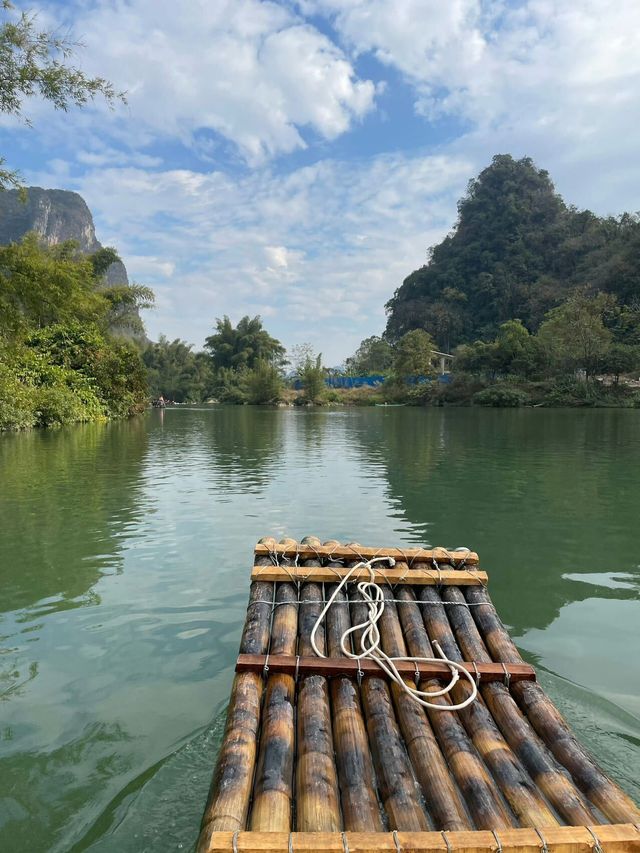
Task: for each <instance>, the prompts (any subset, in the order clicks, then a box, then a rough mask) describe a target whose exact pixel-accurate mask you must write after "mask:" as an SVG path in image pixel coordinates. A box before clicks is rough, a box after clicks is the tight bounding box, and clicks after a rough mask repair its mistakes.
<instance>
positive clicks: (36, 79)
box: [0, 0, 125, 188]
mask: <svg viewBox="0 0 640 853" xmlns="http://www.w3.org/2000/svg"><path fill="white" fill-rule="evenodd" d="M0 12H2V14H4V16H5V20H4V21H3V22H2V24H1V25H0V112H3V113H7V114H9V115H13V116H17V117H18V118H20V119H23V120H24V121H25V122H26V123H27V124H29V120H28V118H25V116H24V112H23V109H24V101H25V100H26V99H29V98H32V97H41V98H44V100H46V101H49V102H50V103H51V104H53V106H54V107H55V109H57V110H63V111H64V112H66V111H67V110H68V109H69V108H70V107H71V106H78V107H83V106H85V105H86V104H87V103H88V102H89V101H92V100H94V99H95V98H96V97H98V96H101V97H103V98H104V99H105V100H106V102H107V103H108V104H109V106H113V105H114V104H115V102H116V101H118V100H119V101H124V100H125V97H124V93H122V92H116V90H115V89H114V87H113V85H112V84H111V83H109V82H108V81H107V80H105V79H104V78H102V77H88V76H87V75H86V74H84V72H82V71H81V70H80V69H79V68H76V67H74V66H73V65H69V64H68V61H69V60H70V59H71V58H72V57H73V55H74V53H75V52H76V51H77V49H78V48H79V47H81V45H80V44H79V43H77V42H72V41H70V40H69V39H68V38H64V37H60V36H59V35H57V34H56V32H55V31H54V30H38V29H37V26H36V16H35V15H34V14H30V13H26V12H22V13H21V14H19V15H17V14H16V13H15V12H14V7H13V4H12V3H11V2H9V0H2V3H1V5H0ZM4 162H5V161H4V159H3V158H0V188H2V187H7V186H14V187H15V186H20V177H19V175H18V173H17V172H15V171H10V170H7V169H6V168H3V165H4Z"/></svg>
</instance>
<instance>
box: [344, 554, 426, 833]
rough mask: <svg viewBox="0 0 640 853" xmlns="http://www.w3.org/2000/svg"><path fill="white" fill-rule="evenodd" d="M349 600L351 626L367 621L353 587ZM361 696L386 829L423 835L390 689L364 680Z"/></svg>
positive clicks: (377, 681) (423, 825)
mask: <svg viewBox="0 0 640 853" xmlns="http://www.w3.org/2000/svg"><path fill="white" fill-rule="evenodd" d="M353 547H354V548H356V547H359V546H357V545H354V546H353ZM349 600H350V602H351V608H350V609H351V619H352V623H353V624H357V623H360V622H363V621H364V620H365V619H366V615H367V607H366V605H365V604H364V603H363V601H362V599H361V596H360V594H359V593H358V592H357V591H356V590H355V589H354V588H353V586H352V587H351V588H350V590H349ZM360 638H361V632H360V631H358V632H356V633H354V635H353V644H354V649H355V650H357V651H359V650H360ZM360 695H361V697H362V705H363V707H364V712H365V719H366V722H367V732H368V734H369V743H370V746H371V753H372V755H373V762H374V766H375V770H376V778H377V780H378V789H379V791H380V797H381V800H382V805H383V807H384V810H385V813H386V815H387V819H388V821H389V828H390V829H396V830H404V831H406V832H421V831H426V830H428V829H429V821H428V818H427V814H426V812H425V809H424V806H423V804H422V803H421V801H420V800H421V797H420V793H419V787H418V785H417V782H416V779H415V776H414V774H413V768H412V766H411V762H410V760H409V756H408V755H407V751H406V748H405V745H404V742H403V739H402V737H401V735H400V730H399V727H398V723H397V722H396V717H395V714H394V710H393V703H392V699H391V693H390V691H389V687H388V686H387V683H386V681H385V680H384V679H383V678H377V677H375V676H365V677H364V678H363V679H362V683H361V686H360Z"/></svg>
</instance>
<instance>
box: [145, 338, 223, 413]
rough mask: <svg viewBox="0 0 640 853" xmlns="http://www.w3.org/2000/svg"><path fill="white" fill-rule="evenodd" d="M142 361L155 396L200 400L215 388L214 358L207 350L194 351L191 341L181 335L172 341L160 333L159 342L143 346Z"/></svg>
mask: <svg viewBox="0 0 640 853" xmlns="http://www.w3.org/2000/svg"><path fill="white" fill-rule="evenodd" d="M142 360H143V361H144V364H145V367H146V369H147V376H148V378H149V390H150V391H151V394H152V396H153V397H159V396H160V395H162V396H163V397H166V398H168V399H169V400H175V401H176V402H177V403H184V402H194V403H200V402H202V401H203V400H204V399H206V397H207V396H208V394H209V392H210V390H211V388H212V385H213V370H212V367H211V359H210V358H209V357H208V356H207V355H205V353H194V352H193V347H192V346H191V344H188V343H186V342H185V341H181V340H180V339H179V338H176V339H175V340H174V341H169V340H168V339H167V338H166V337H165V336H164V335H161V336H160V339H159V340H158V342H157V343H151V344H148V346H147V347H146V348H145V349H144V351H143V353H142Z"/></svg>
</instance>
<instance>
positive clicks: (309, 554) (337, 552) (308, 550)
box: [255, 543, 479, 566]
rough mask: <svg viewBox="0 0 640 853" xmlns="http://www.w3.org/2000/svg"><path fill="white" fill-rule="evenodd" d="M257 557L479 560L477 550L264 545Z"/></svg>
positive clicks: (473, 563) (258, 548) (474, 562)
mask: <svg viewBox="0 0 640 853" xmlns="http://www.w3.org/2000/svg"><path fill="white" fill-rule="evenodd" d="M255 553H256V556H258V557H264V556H267V557H268V556H269V555H270V554H273V553H275V554H277V555H278V556H279V557H293V558H295V557H296V556H298V558H299V559H300V560H313V559H315V558H316V557H317V558H329V557H332V558H333V559H334V560H361V559H365V560H370V559H371V558H372V557H393V559H394V560H401V561H403V562H406V563H430V562H431V561H432V560H436V561H437V562H438V563H446V564H447V565H450V566H459V565H460V564H461V563H464V565H465V566H477V565H478V563H479V557H478V555H477V554H476V553H475V551H449V550H448V549H447V548H375V547H370V546H365V545H321V546H318V547H317V548H312V547H311V546H309V545H302V544H297V545H263V544H260V543H259V544H258V545H256V548H255Z"/></svg>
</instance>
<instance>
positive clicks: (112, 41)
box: [29, 0, 640, 361]
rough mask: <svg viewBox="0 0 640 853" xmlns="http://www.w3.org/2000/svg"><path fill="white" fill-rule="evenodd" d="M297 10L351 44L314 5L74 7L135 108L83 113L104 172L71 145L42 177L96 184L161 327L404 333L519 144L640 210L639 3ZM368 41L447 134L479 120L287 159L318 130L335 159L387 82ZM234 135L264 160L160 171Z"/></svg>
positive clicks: (424, 2) (201, 332)
mask: <svg viewBox="0 0 640 853" xmlns="http://www.w3.org/2000/svg"><path fill="white" fill-rule="evenodd" d="M295 5H296V8H297V9H300V10H302V13H309V14H310V13H313V14H318V15H320V16H325V17H328V18H329V20H330V23H331V25H332V27H333V28H334V30H335V32H336V33H337V37H338V40H339V42H340V44H339V45H337V44H335V43H332V41H330V40H329V38H328V37H327V36H326V35H325V34H323V33H322V32H320V30H319V29H318V28H317V27H316V26H314V22H315V21H317V19H316V18H312V19H309V20H305V19H304V18H303V17H301V15H300V14H297V13H296V12H295V11H293V6H294V4H293V2H290V3H288V4H286V5H282V4H280V5H279V4H277V3H275V2H263V3H260V2H258V0H216V2H213V3H211V2H205V0H197V2H196V0H190V2H187V3H183V4H176V3H175V2H169V0H128V2H126V3H125V2H120V0H114V2H106V0H104V2H99V3H96V2H91V0H87V2H82V3H79V5H77V6H74V7H72V8H73V9H74V10H75V11H74V19H75V21H76V29H77V32H78V34H79V35H80V36H81V37H83V40H84V42H85V44H86V48H87V49H86V51H84V52H83V59H85V60H86V63H87V70H89V71H91V72H92V73H99V74H103V75H104V76H106V77H109V78H111V79H113V80H114V81H115V82H116V84H117V85H119V86H122V87H124V88H127V89H128V90H129V101H130V106H129V108H128V110H118V111H116V114H115V115H113V116H110V115H109V114H106V113H102V112H101V113H99V114H98V115H97V116H96V113H95V112H92V111H85V112H81V113H74V114H73V115H72V116H71V117H70V118H67V117H66V116H65V117H64V124H63V125H61V126H64V128H65V129H66V130H67V132H68V133H69V134H70V135H72V137H73V139H74V140H75V139H81V140H82V151H81V153H80V154H78V155H77V162H78V163H80V164H81V165H82V166H83V167H84V168H86V172H85V174H84V176H81V177H74V175H76V174H77V170H76V168H75V166H76V165H77V164H70V163H68V162H66V161H64V160H63V159H62V158H60V157H59V156H58V157H57V159H56V160H55V161H53V160H52V161H50V162H49V163H48V165H47V168H46V173H45V174H42V175H31V176H29V177H30V179H33V180H35V181H36V182H38V183H43V184H45V185H56V184H57V185H61V186H65V187H68V188H74V189H78V190H79V191H80V192H81V193H82V194H83V195H84V196H85V198H86V200H87V202H88V204H89V205H90V207H91V209H92V210H93V211H94V214H95V216H96V224H97V227H98V236H99V237H100V238H102V239H103V241H105V242H110V243H114V244H115V245H116V246H118V248H119V250H120V252H121V253H122V255H123V257H124V259H125V261H126V262H128V264H129V267H130V272H131V274H132V277H135V278H137V279H139V280H141V281H144V282H145V283H147V282H148V283H150V284H152V285H154V286H155V288H156V289H157V291H158V294H159V300H158V302H159V307H158V310H157V312H156V315H155V316H153V315H152V316H151V317H150V319H149V326H150V331H151V333H152V334H153V335H157V334H158V333H159V332H160V331H164V332H166V333H167V334H169V335H170V336H180V337H183V338H188V339H190V340H192V341H194V342H195V343H196V344H200V343H201V342H202V340H203V338H204V336H205V335H206V334H207V333H208V332H209V329H210V326H211V324H212V322H213V320H214V318H215V317H216V316H221V315H222V314H224V313H228V314H230V315H231V316H232V317H233V318H234V319H236V320H237V319H238V318H239V317H240V316H241V315H242V314H245V313H261V314H262V315H263V316H265V317H268V318H269V323H268V326H269V328H270V330H271V331H273V333H274V334H277V335H278V336H279V337H281V338H282V339H283V341H284V342H285V343H286V344H287V345H290V344H291V343H295V342H296V341H300V340H305V339H312V340H314V341H315V342H316V343H317V347H318V349H321V350H322V351H323V352H324V353H325V354H326V355H327V356H328V358H329V360H330V361H339V360H340V359H341V358H342V357H343V356H344V355H347V354H349V353H350V352H352V351H353V350H354V349H355V347H356V346H357V344H358V342H359V341H360V339H361V338H363V337H365V336H366V335H369V334H372V333H374V332H379V331H380V330H381V329H382V328H383V325H384V313H383V305H384V302H385V301H386V300H387V299H388V298H389V297H390V296H391V295H392V293H393V291H394V289H395V288H396V287H397V286H398V285H399V284H400V283H401V281H402V279H403V278H404V277H405V276H406V275H407V274H408V273H409V272H410V271H411V270H412V269H415V268H416V267H417V266H419V265H420V264H421V263H423V262H424V261H425V258H426V256H425V249H426V247H427V246H429V245H430V244H432V243H434V242H436V241H437V240H439V239H440V238H441V237H442V236H443V234H444V233H446V231H447V230H449V228H450V227H451V226H452V224H453V222H454V219H455V201H456V199H457V198H458V197H459V196H460V195H461V193H462V192H463V190H464V186H465V183H466V181H467V180H468V178H470V177H472V176H473V175H475V174H477V172H478V170H479V169H480V168H482V167H483V166H485V165H487V163H488V162H489V160H490V158H491V156H492V155H493V154H495V153H497V152H507V151H508V152H511V153H513V154H514V155H516V156H522V155H524V154H530V155H531V156H533V157H534V159H535V160H536V161H537V163H538V164H539V165H540V166H542V167H544V168H547V169H548V170H549V171H550V173H551V175H552V177H553V178H554V180H555V181H556V185H557V186H558V188H559V190H560V191H561V192H562V193H563V194H564V195H565V198H566V199H567V201H569V202H574V203H576V204H578V205H582V206H589V207H591V208H593V209H595V210H596V211H598V212H619V211H621V210H623V209H625V208H628V209H636V208H637V207H638V203H637V199H638V197H639V194H640V162H639V161H638V157H637V151H638V150H639V149H640V122H638V121H637V116H638V113H639V112H640V111H639V101H640V4H638V3H637V2H636V0H619V2H618V3H617V4H613V5H612V4H611V3H609V2H608V0H582V2H581V3H579V4H570V3H566V2H564V3H563V2H560V0H522V2H517V3H508V2H502V0H491V2H489V0H447V2H442V0H402V2H390V0H304V2H299V3H297V4H295ZM56 8H58V9H59V8H60V7H56ZM364 54H373V55H375V56H376V57H377V58H378V59H379V60H380V62H381V63H383V66H386V67H389V68H393V69H394V70H396V71H397V72H399V74H400V75H401V76H402V77H403V78H404V80H405V81H406V83H408V85H409V86H410V87H411V88H410V91H412V92H413V95H414V102H415V110H416V112H417V114H418V115H419V116H421V117H422V119H423V120H424V127H425V129H427V128H428V127H429V122H431V121H432V120H433V119H434V118H435V117H442V116H445V117H449V118H450V117H453V118H454V119H456V120H459V122H460V126H462V127H464V128H465V130H464V133H462V132H461V133H460V134H459V135H458V137H457V138H455V139H451V140H450V141H448V142H447V143H446V144H443V145H442V146H441V147H440V148H437V149H436V148H432V149H431V150H422V151H418V152H415V151H414V152H413V153H396V154H379V155H376V156H370V157H369V158H368V159H363V160H361V161H356V162H346V161H345V162H341V161H339V160H330V159H323V160H317V161H316V162H314V163H313V164H312V165H308V166H306V167H304V168H294V169H293V170H290V171H289V172H288V173H286V174H277V173H276V172H275V171H274V169H275V168H276V167H271V168H269V167H268V166H267V165H266V164H267V163H268V162H269V158H270V157H272V156H273V155H279V154H280V155H281V154H285V153H287V152H292V151H295V150H297V149H300V148H302V147H304V146H305V145H306V144H309V145H312V144H315V143H312V142H311V140H313V139H318V138H319V139H320V140H321V144H322V156H323V157H327V156H328V155H327V151H329V152H331V148H330V147H329V146H328V143H327V141H328V140H332V139H335V138H336V137H338V136H340V135H341V134H343V133H345V132H346V131H348V130H349V128H351V127H352V126H353V125H354V123H355V122H357V121H358V120H359V119H360V118H361V117H362V116H364V115H366V114H367V112H368V111H369V110H372V109H373V107H374V94H375V93H374V86H373V84H372V83H371V82H369V81H367V80H363V79H359V77H358V75H357V74H356V73H355V71H354V68H355V66H356V63H357V57H359V56H362V55H364ZM390 81H391V82H390V83H389V89H390V91H389V97H391V98H392V97H393V95H394V93H393V91H392V87H393V86H394V85H396V84H395V82H394V77H393V76H392V75H390ZM381 88H382V86H381V85H380V84H378V90H379V91H380V90H381ZM46 127H47V129H48V131H49V132H51V127H53V122H51V123H50V124H47V125H46ZM404 130H405V128H404V127H403V128H402V131H403V132H404ZM212 131H216V133H215V134H214V133H212ZM407 131H408V133H412V134H414V133H415V132H416V125H415V124H414V125H413V126H411V124H408V126H407ZM217 134H221V135H222V137H224V138H225V139H226V140H228V141H229V142H230V143H231V144H232V145H233V146H234V147H235V149H236V150H237V151H239V152H241V154H242V156H243V157H244V158H245V160H246V161H247V162H248V163H249V164H250V168H249V169H246V168H244V169H242V170H238V171H240V172H241V175H240V177H233V176H232V175H230V174H225V173H224V172H222V171H216V170H215V169H214V168H213V167H212V166H208V167H207V168H210V169H211V171H206V172H199V171H196V170H195V169H196V167H193V168H191V169H189V168H172V163H173V162H177V160H176V161H172V159H171V154H170V153H169V154H168V155H167V156H166V157H165V156H164V150H163V162H162V163H160V162H158V159H154V158H149V155H148V154H147V153H145V150H144V148H145V146H146V145H147V144H148V143H149V142H151V141H154V140H155V141H158V140H160V141H161V142H167V143H169V144H168V145H167V148H168V150H169V151H170V150H171V143H175V142H176V141H180V142H182V143H186V144H187V145H188V146H190V147H191V148H192V150H193V151H194V152H196V153H197V157H198V162H199V163H200V164H202V163H203V162H205V163H212V162H213V163H215V162H219V160H218V161H216V157H217V154H218V153H219V146H220V145H224V144H225V143H224V142H221V141H220V139H219V138H218V136H217ZM103 137H104V138H103ZM305 137H306V139H307V142H305ZM386 138H388V137H386ZM105 140H106V141H105ZM398 140H400V136H398ZM402 141H403V140H401V141H400V142H399V144H400V145H401V144H402ZM410 141H411V143H412V144H413V140H410ZM226 153H228V152H226ZM310 155H311V152H310ZM181 156H182V154H181ZM318 156H320V155H319V154H318V153H317V151H316V157H318ZM310 159H311V156H310ZM194 161H195V158H192V159H191V161H190V162H191V163H192V164H193V162H194ZM181 162H182V163H184V162H188V161H185V160H182V161H181ZM165 163H166V165H165ZM285 163H286V161H285V159H284V158H282V159H281V160H280V161H278V167H279V168H287V166H285V165H284V164H285ZM150 170H153V171H150ZM107 234H108V235H109V238H108V240H107V238H106V237H105V235H107Z"/></svg>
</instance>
